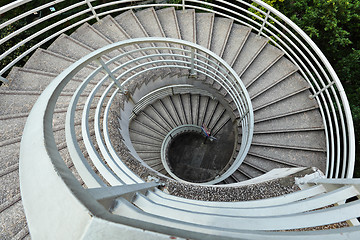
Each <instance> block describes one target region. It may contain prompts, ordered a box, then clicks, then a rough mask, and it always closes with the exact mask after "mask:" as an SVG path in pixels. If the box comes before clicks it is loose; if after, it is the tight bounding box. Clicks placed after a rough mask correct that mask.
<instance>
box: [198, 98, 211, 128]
mask: <svg viewBox="0 0 360 240" xmlns="http://www.w3.org/2000/svg"><path fill="white" fill-rule="evenodd" d="M209 102H210V98H209V97H205V96H200V104H199V117H198V125H199V126H202V125H203V123H204V121H205V116H206V113H207V111H208V107H209Z"/></svg>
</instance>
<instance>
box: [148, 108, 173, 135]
mask: <svg viewBox="0 0 360 240" xmlns="http://www.w3.org/2000/svg"><path fill="white" fill-rule="evenodd" d="M143 113H146V115H147V116H148V117H149V118H151V119H153V120H154V121H155V122H156V123H157V124H159V125H160V126H161V128H162V129H164V130H166V131H167V132H169V131H170V130H171V129H172V127H171V124H170V123H169V122H168V120H166V119H165V118H164V117H163V116H162V115H161V113H160V111H159V110H157V109H156V108H155V107H154V106H153V105H149V106H147V107H146V108H145V109H144V110H143Z"/></svg>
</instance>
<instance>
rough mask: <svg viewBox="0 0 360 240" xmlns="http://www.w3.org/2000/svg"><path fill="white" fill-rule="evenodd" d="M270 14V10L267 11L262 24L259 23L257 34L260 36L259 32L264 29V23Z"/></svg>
mask: <svg viewBox="0 0 360 240" xmlns="http://www.w3.org/2000/svg"><path fill="white" fill-rule="evenodd" d="M269 15H270V10H268V11H267V13H266V16H265V18H264V21H263V24H262V25H261V28H260V30H259V33H258V36H260V34H261V33H262V31H263V30H264V27H265V24H266V23H267V20H268V18H269Z"/></svg>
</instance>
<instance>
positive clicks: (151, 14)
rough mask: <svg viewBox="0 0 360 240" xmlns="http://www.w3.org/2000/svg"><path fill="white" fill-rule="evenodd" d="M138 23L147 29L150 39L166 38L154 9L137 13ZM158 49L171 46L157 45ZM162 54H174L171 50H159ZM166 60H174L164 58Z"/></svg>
mask: <svg viewBox="0 0 360 240" xmlns="http://www.w3.org/2000/svg"><path fill="white" fill-rule="evenodd" d="M135 15H136V17H137V19H138V21H139V22H140V23H141V25H142V27H143V28H144V29H145V31H146V33H147V35H148V36H150V37H165V33H164V30H163V29H162V26H161V24H160V21H159V19H158V17H157V14H156V12H155V10H154V8H147V9H144V10H141V11H138V12H136V13H135ZM154 45H155V46H157V47H169V46H170V45H169V44H163V43H155V44H154ZM159 52H160V53H161V54H169V53H170V54H172V52H171V51H169V50H159ZM163 58H164V59H167V60H169V59H173V58H171V57H165V56H164V57H163Z"/></svg>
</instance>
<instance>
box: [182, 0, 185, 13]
mask: <svg viewBox="0 0 360 240" xmlns="http://www.w3.org/2000/svg"><path fill="white" fill-rule="evenodd" d="M182 10H183V11H184V10H185V0H182Z"/></svg>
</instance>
